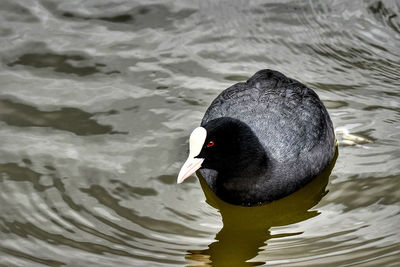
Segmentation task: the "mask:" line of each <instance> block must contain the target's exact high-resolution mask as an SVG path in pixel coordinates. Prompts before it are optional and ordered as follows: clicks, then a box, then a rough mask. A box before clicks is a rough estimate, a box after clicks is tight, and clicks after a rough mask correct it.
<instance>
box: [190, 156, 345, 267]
mask: <svg viewBox="0 0 400 267" xmlns="http://www.w3.org/2000/svg"><path fill="white" fill-rule="evenodd" d="M337 157H338V150H337V149H336V155H335V158H334V160H333V161H332V163H331V164H330V165H329V166H328V167H327V168H326V169H325V171H324V172H323V173H322V174H321V175H319V176H318V177H316V178H315V179H314V180H313V181H311V182H310V183H309V184H308V185H307V186H305V187H303V188H301V189H300V190H298V191H297V192H295V193H293V194H291V195H289V196H287V197H285V198H283V199H280V200H277V201H273V202H271V203H268V204H265V205H262V206H256V207H242V206H235V205H231V204H228V203H226V202H224V201H222V200H220V199H219V198H218V197H217V196H216V195H215V194H214V193H213V192H212V191H211V189H210V188H209V187H208V185H207V183H206V182H205V180H204V178H203V177H201V174H200V172H197V175H198V177H199V180H200V184H201V187H202V189H203V191H204V194H205V196H206V202H207V203H208V204H210V205H211V206H212V207H214V208H216V209H218V210H219V212H220V213H221V216H222V222H223V227H222V229H221V230H220V231H219V233H217V235H216V236H215V240H216V241H215V242H213V243H211V244H210V245H209V246H208V248H207V249H205V250H200V251H195V250H189V251H188V254H187V255H186V260H188V261H189V262H194V263H189V264H188V266H197V265H198V263H202V264H206V265H208V264H211V265H212V266H258V265H262V264H265V262H248V261H249V260H251V259H253V258H254V257H256V256H257V255H258V253H259V252H260V251H261V250H263V249H262V247H263V246H265V245H267V241H268V240H269V239H272V238H281V237H287V236H293V235H300V234H302V232H298V233H282V234H277V235H272V234H271V232H270V228H271V227H275V226H284V225H289V224H294V223H298V222H301V221H305V220H307V219H310V218H312V217H315V216H317V215H318V214H319V212H318V211H316V210H310V209H311V208H312V207H314V206H315V205H316V204H318V202H319V201H320V200H321V199H322V197H323V196H325V195H326V194H327V193H328V191H326V189H325V188H326V186H327V184H328V181H329V176H330V174H331V171H332V169H333V167H334V166H335V162H336V159H337ZM202 266H203V265H202Z"/></svg>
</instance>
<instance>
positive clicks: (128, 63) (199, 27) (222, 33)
mask: <svg viewBox="0 0 400 267" xmlns="http://www.w3.org/2000/svg"><path fill="white" fill-rule="evenodd" d="M0 59H1V64H0V265H4V266H46V265H48V266H64V265H66V266H208V265H210V266H221V265H225V266H253V265H274V266H279V265H281V266H310V265H314V266H321V265H329V266H353V265H358V266H379V265H381V266H396V265H397V264H398V262H399V261H400V185H399V181H400V180H399V179H400V160H399V158H400V150H399V148H400V79H399V77H400V3H399V2H398V1H330V2H329V3H328V2H327V1H292V2H291V1H218V2H217V1H147V2H144V1H142V3H140V2H136V1H128V0H118V1H117V0H113V1H98V0H96V1H95V0H88V1H78V0H72V1H51V0H32V1H23V0H2V1H1V5H0ZM263 68H271V69H276V70H279V71H281V72H283V73H285V74H286V75H288V76H290V77H292V78H295V79H298V80H299V81H301V82H303V83H305V84H307V85H308V86H310V87H312V88H313V89H314V90H315V91H316V92H317V93H318V94H319V95H320V97H321V99H322V100H323V101H324V103H325V104H326V106H327V107H328V111H329V112H330V114H331V118H332V121H333V123H334V125H335V128H336V132H337V138H338V141H339V155H338V158H337V160H336V165H335V166H334V168H333V169H332V170H330V169H329V170H327V172H326V173H325V175H322V176H321V177H319V178H318V179H316V180H315V181H313V182H312V183H311V184H310V185H308V186H307V187H305V188H303V189H302V190H300V191H298V192H296V193H295V194H293V195H291V196H289V197H288V198H285V199H282V200H279V201H276V202H273V203H271V204H268V205H265V206H263V207H257V208H242V207H234V206H230V205H227V204H225V203H222V202H220V201H219V200H218V199H216V198H215V197H214V196H213V195H212V194H211V193H210V192H207V190H205V193H206V194H204V192H203V190H202V186H201V183H200V182H201V181H202V180H201V179H200V180H199V179H197V178H194V177H192V178H189V179H188V180H187V181H185V183H183V184H181V185H177V184H176V176H177V173H178V171H179V168H180V166H181V164H182V163H183V162H184V160H185V159H186V156H187V145H188V144H187V139H188V136H189V134H190V132H191V131H192V129H193V128H195V127H196V126H198V125H199V123H200V120H201V118H202V115H203V113H204V111H205V110H206V108H207V107H208V105H209V103H210V102H211V101H212V100H213V99H214V98H215V96H217V95H218V94H219V93H220V92H221V91H222V90H223V89H225V88H227V87H228V86H230V85H231V84H233V83H235V82H237V81H242V80H246V79H247V78H248V77H250V76H251V75H252V74H253V73H255V72H256V71H257V70H259V69H263ZM330 172H331V173H330Z"/></svg>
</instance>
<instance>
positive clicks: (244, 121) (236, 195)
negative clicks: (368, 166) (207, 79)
mask: <svg viewBox="0 0 400 267" xmlns="http://www.w3.org/2000/svg"><path fill="white" fill-rule="evenodd" d="M189 145H190V152H189V157H188V159H187V161H186V162H185V164H184V165H183V167H182V169H181V171H180V173H179V176H178V181H177V182H178V183H181V182H183V180H185V179H186V178H187V177H189V176H190V175H191V174H193V173H194V172H195V171H196V170H198V169H200V172H201V174H202V176H203V177H204V179H205V180H206V182H207V184H208V186H209V187H210V188H211V190H212V191H213V192H214V193H215V194H216V195H217V196H218V197H219V198H221V199H222V200H224V201H226V202H228V203H231V204H237V205H244V206H253V205H258V204H262V203H266V202H270V201H273V200H277V199H280V198H282V197H285V196H287V195H289V194H291V193H293V192H295V191H296V190H298V189H300V188H301V187H303V186H304V185H306V184H307V183H308V182H310V181H311V180H312V179H313V178H315V177H316V176H318V174H320V173H322V171H323V170H324V169H325V168H326V167H327V166H328V165H329V163H330V162H331V161H332V160H333V158H334V154H335V134H334V129H333V125H332V122H331V119H330V117H329V114H328V112H327V110H326V108H325V106H324V105H323V103H322V102H321V100H320V99H319V97H318V95H317V94H316V93H315V92H314V91H313V90H312V89H310V88H308V87H307V86H305V85H304V84H302V83H300V82H298V81H296V80H294V79H291V78H288V77H286V76H285V75H283V74H282V73H280V72H277V71H273V70H260V71H258V72H257V73H256V74H254V75H253V76H252V77H251V78H250V79H249V80H247V81H246V82H241V83H237V84H234V85H233V86H231V87H229V88H228V89H226V90H224V91H223V92H222V93H221V94H220V95H218V96H217V98H216V99H215V100H214V101H213V102H212V103H211V105H210V107H209V108H208V109H207V111H206V113H205V115H204V117H203V120H202V122H201V126H200V127H198V128H196V129H194V130H193V132H192V134H191V136H190V141H189Z"/></svg>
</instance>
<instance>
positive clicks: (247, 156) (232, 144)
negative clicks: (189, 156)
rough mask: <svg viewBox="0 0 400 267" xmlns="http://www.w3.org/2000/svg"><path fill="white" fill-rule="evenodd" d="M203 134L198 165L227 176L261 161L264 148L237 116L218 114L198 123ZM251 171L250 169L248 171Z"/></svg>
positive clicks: (240, 174)
mask: <svg viewBox="0 0 400 267" xmlns="http://www.w3.org/2000/svg"><path fill="white" fill-rule="evenodd" d="M202 126H203V127H204V128H205V129H206V131H207V137H206V140H205V142H204V145H203V147H202V149H201V151H200V154H199V155H197V156H196V158H203V159H204V161H203V163H202V168H207V169H213V170H216V171H218V172H219V173H221V174H222V173H223V174H225V175H229V176H243V174H244V173H243V172H251V171H252V168H251V167H252V166H254V164H257V162H259V161H265V151H264V148H263V146H262V145H261V144H260V142H259V140H258V138H257V136H256V135H255V134H254V133H253V131H252V130H251V129H250V127H249V126H248V125H247V124H245V123H243V122H241V121H240V120H237V119H233V118H228V117H222V118H218V119H214V120H211V121H209V122H207V123H205V124H204V125H202ZM248 174H249V175H251V173H248Z"/></svg>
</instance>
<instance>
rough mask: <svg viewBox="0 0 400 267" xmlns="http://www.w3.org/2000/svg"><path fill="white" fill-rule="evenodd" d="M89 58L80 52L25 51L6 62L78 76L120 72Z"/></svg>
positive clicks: (10, 65) (11, 65)
mask: <svg viewBox="0 0 400 267" xmlns="http://www.w3.org/2000/svg"><path fill="white" fill-rule="evenodd" d="M91 61H92V60H91V58H90V57H89V56H86V55H80V54H66V55H63V54H57V53H54V52H50V51H48V52H40V53H27V54H23V55H21V56H19V57H18V59H17V60H15V61H13V62H10V63H8V64H7V66H9V67H15V66H23V67H33V68H36V69H42V68H49V69H52V70H53V71H55V72H58V73H63V74H74V75H77V76H79V77H84V76H89V75H94V74H98V73H102V74H107V75H111V74H115V73H120V71H118V70H106V67H107V66H106V65H105V64H103V63H94V62H91Z"/></svg>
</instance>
